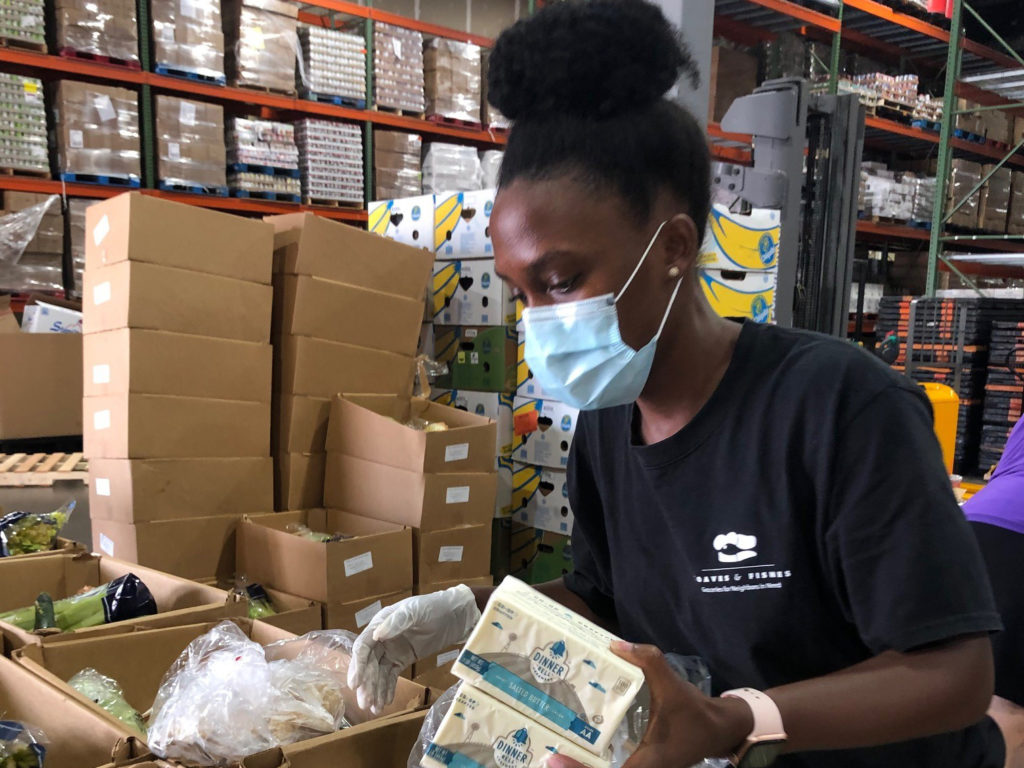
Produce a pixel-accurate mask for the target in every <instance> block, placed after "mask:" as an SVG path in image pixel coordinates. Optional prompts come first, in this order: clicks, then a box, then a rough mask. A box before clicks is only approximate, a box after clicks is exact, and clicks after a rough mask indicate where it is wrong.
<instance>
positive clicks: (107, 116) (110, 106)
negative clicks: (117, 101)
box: [93, 93, 117, 123]
mask: <svg viewBox="0 0 1024 768" xmlns="http://www.w3.org/2000/svg"><path fill="white" fill-rule="evenodd" d="M93 105H95V107H96V113H97V114H98V115H99V116H100V120H101V121H102V122H104V123H107V122H110V121H111V120H113V119H114V118H116V117H117V110H116V109H114V102H112V101H111V100H110V97H109V96H107V94H105V93H101V94H99V95H98V96H97V97H96V98H95V100H94V101H93Z"/></svg>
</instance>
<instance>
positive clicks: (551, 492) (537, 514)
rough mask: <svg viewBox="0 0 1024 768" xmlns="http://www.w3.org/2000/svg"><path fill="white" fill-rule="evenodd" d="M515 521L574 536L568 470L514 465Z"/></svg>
mask: <svg viewBox="0 0 1024 768" xmlns="http://www.w3.org/2000/svg"><path fill="white" fill-rule="evenodd" d="M512 519H513V520H515V521H516V522H519V523H523V524H524V525H529V526H531V527H533V528H538V529H540V530H542V531H551V532H552V533H560V534H563V535H566V536H569V535H571V534H572V524H573V517H572V509H571V507H570V506H569V484H568V481H567V478H566V472H565V470H564V469H554V468H552V467H538V466H534V465H532V464H521V463H519V462H514V463H513V464H512Z"/></svg>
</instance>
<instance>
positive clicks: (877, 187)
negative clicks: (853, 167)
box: [858, 163, 914, 221]
mask: <svg viewBox="0 0 1024 768" xmlns="http://www.w3.org/2000/svg"><path fill="white" fill-rule="evenodd" d="M858 207H859V209H860V210H861V211H862V212H863V213H864V215H865V216H868V217H881V218H886V219H897V220H899V221H909V220H910V219H911V216H912V214H913V209H914V184H913V182H912V181H911V180H910V179H905V178H904V175H903V174H898V173H896V172H894V171H890V170H888V169H887V168H885V167H884V166H880V165H879V164H877V163H862V164H861V172H860V188H859V199H858Z"/></svg>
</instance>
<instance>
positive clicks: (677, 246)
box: [491, 176, 696, 349]
mask: <svg viewBox="0 0 1024 768" xmlns="http://www.w3.org/2000/svg"><path fill="white" fill-rule="evenodd" d="M668 219H671V220H672V221H671V222H670V224H668V225H666V226H665V227H664V228H663V230H662V232H661V233H660V234H659V235H658V238H657V240H656V241H655V243H654V245H653V247H652V248H651V251H650V253H649V254H648V256H647V259H646V260H645V262H644V265H643V266H642V267H641V268H640V271H639V272H638V273H637V275H636V277H635V278H634V279H633V282H632V283H630V286H629V290H627V291H626V292H625V293H624V294H623V296H622V298H621V299H620V300H619V303H618V310H619V312H618V315H619V325H620V329H621V333H622V338H623V341H625V342H626V343H627V344H629V345H630V346H631V347H633V348H634V349H638V348H640V347H642V346H643V345H644V344H646V343H647V342H648V341H650V340H651V338H652V337H653V336H654V334H655V332H656V331H657V329H658V326H659V324H660V323H661V318H662V316H663V315H664V313H665V308H666V306H667V305H668V301H669V297H670V296H671V293H672V289H673V288H674V287H675V284H676V282H677V280H678V278H673V277H671V276H670V275H669V274H668V271H669V269H670V268H671V267H672V266H677V267H678V268H679V270H680V272H679V274H682V275H686V274H687V272H688V270H689V268H690V266H692V261H693V258H694V254H695V252H696V248H695V246H694V244H693V242H692V241H695V240H696V229H695V228H694V227H693V222H692V221H691V220H690V218H689V216H686V215H685V214H681V215H680V212H679V208H678V207H675V209H673V207H672V205H671V203H669V202H668V201H660V202H659V203H657V204H656V205H655V210H654V212H653V214H652V216H651V217H650V218H649V220H648V221H647V222H644V223H643V224H642V225H638V223H637V222H636V220H635V217H633V216H632V215H631V212H630V211H629V210H627V209H626V208H625V206H624V205H623V203H622V202H621V200H620V199H619V198H618V197H617V196H616V195H612V194H602V193H600V192H595V191H592V190H590V189H589V188H588V187H587V186H586V185H584V184H583V183H581V182H579V181H576V180H575V179H573V178H571V177H568V176H564V177H559V178H555V179H550V180H542V181H528V180H516V181H513V182H512V183H511V184H510V185H508V186H506V187H502V189H501V191H500V192H499V193H498V197H497V199H496V200H495V203H494V211H493V213H492V215H491V238H492V240H493V242H494V253H495V263H496V271H497V273H498V274H499V275H500V276H501V277H502V278H503V279H504V280H505V281H506V282H507V283H508V284H509V287H510V289H511V291H512V293H513V294H514V295H515V296H516V297H517V298H519V299H521V300H522V301H523V303H524V304H525V305H526V306H527V307H540V306H545V305H549V304H559V303H564V302H570V301H580V300H582V299H589V298H593V297H595V296H601V295H604V294H609V293H611V294H618V293H619V291H621V290H622V287H623V285H625V283H626V280H628V279H629V275H630V274H631V273H632V271H633V269H634V268H635V267H636V265H637V262H639V261H640V258H641V257H642V256H643V254H644V250H645V249H646V248H647V245H648V243H650V241H651V238H652V237H654V233H655V232H656V231H657V229H658V226H659V225H660V224H661V223H662V222H663V221H666V220H668ZM690 230H692V234H691V235H689V236H687V234H686V233H687V231H690ZM686 294H687V291H682V292H681V293H680V295H679V297H678V298H677V300H676V304H677V305H679V304H681V303H682V302H684V301H686V300H687V298H686Z"/></svg>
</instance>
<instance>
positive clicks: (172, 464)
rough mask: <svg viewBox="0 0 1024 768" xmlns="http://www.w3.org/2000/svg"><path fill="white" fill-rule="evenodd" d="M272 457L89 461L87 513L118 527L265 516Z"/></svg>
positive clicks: (271, 494)
mask: <svg viewBox="0 0 1024 768" xmlns="http://www.w3.org/2000/svg"><path fill="white" fill-rule="evenodd" d="M273 466H274V465H273V460H272V459H271V458H270V457H261V458H221V459H101V458H95V459H90V460H89V513H90V515H92V517H95V518H101V519H104V520H111V521H114V522H120V523H150V522H159V521H164V520H181V519H183V518H189V517H215V516H218V515H240V514H242V513H258V512H269V511H270V510H272V509H273V507H274V469H273Z"/></svg>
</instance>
